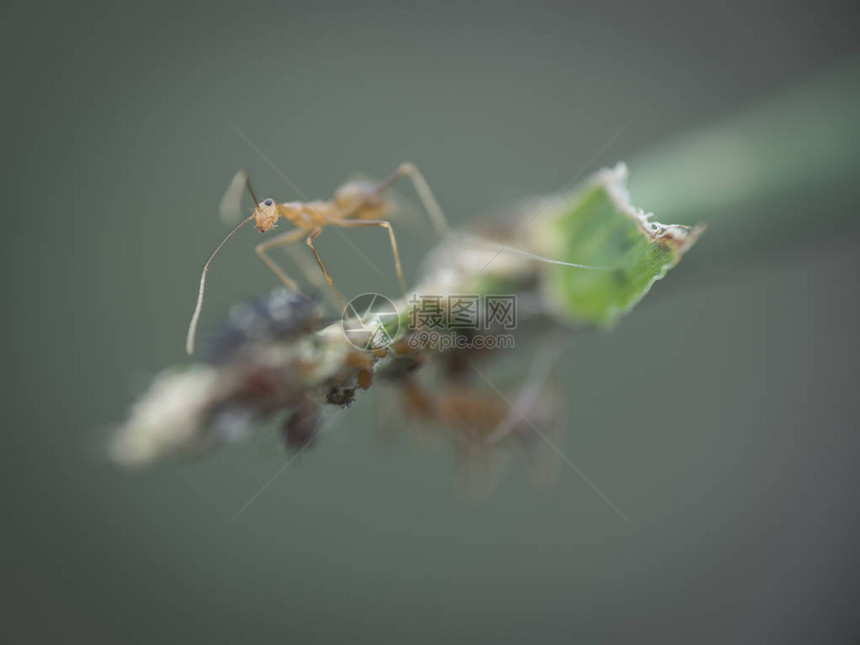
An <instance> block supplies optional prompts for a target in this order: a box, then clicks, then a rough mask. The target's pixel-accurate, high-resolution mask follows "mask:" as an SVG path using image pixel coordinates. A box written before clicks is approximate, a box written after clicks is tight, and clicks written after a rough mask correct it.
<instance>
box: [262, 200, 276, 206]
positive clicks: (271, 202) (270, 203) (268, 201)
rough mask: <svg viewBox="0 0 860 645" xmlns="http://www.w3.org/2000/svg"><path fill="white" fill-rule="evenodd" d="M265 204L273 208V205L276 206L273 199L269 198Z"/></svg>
mask: <svg viewBox="0 0 860 645" xmlns="http://www.w3.org/2000/svg"><path fill="white" fill-rule="evenodd" d="M263 203H264V204H265V205H266V206H271V205H272V204H274V203H275V202H273V201H272V200H271V198H269V199H266V200H265V201H263Z"/></svg>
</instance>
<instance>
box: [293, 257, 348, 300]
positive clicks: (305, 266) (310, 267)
mask: <svg viewBox="0 0 860 645" xmlns="http://www.w3.org/2000/svg"><path fill="white" fill-rule="evenodd" d="M284 251H285V252H286V254H287V255H289V256H290V259H291V260H292V261H293V262H294V263H295V265H296V266H297V267H299V269H300V270H301V272H302V273H303V274H304V276H305V278H307V280H308V282H310V283H311V284H312V285H313V286H314V287H316V288H317V289H319V291H320V293H324V294H325V298H326V300H328V302H329V304H330V305H332V306H333V307H337V306H338V301H337V299H336V298H335V297H334V294H333V293H332V292H331V291H330V290H329V288H328V286H327V285H326V282H325V280H323V276H322V275H321V274H320V272H319V271H318V270H317V268H316V267H315V266H314V263H313V262H312V261H311V259H310V258H309V257H308V256H307V255H306V254H305V253H304V251H302V250H301V249H300V248H298V247H295V246H285V247H284Z"/></svg>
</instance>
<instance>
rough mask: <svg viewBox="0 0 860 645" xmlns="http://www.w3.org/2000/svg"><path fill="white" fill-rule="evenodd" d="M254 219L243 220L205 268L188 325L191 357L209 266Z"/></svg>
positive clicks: (187, 337) (188, 346)
mask: <svg viewBox="0 0 860 645" xmlns="http://www.w3.org/2000/svg"><path fill="white" fill-rule="evenodd" d="M252 219H254V216H253V215H251V216H249V217H247V218H245V219H243V220H242V221H241V222H240V223H239V226H237V227H236V228H234V229H233V230H232V231H230V233H229V234H228V235H227V237H225V238H224V239H223V240H221V244H219V245H218V248H217V249H215V252H214V253H213V254H212V256H211V257H210V258H209V261H208V262H207V263H206V265H205V266H204V267H203V274H202V275H201V276H200V290H199V291H198V292H197V306H196V307H194V314H193V315H192V316H191V323H190V324H189V325H188V335H187V336H186V337H185V351H186V352H188V354H189V355H191V354H193V353H194V336H195V335H196V334H197V322H198V321H199V320H200V311H201V310H202V309H203V291H204V289H205V288H206V273H207V272H208V271H209V265H210V264H212V260H214V259H215V256H216V255H218V252H219V251H220V250H221V248H222V247H223V246H224V245H225V244H226V243H227V241H228V240H229V239H230V238H231V237H233V236H234V235H235V234H236V233H238V232H239V229H240V228H242V227H243V226H245V224H247V223H248V222H250V221H251V220H252Z"/></svg>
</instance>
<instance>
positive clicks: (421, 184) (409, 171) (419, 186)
mask: <svg viewBox="0 0 860 645" xmlns="http://www.w3.org/2000/svg"><path fill="white" fill-rule="evenodd" d="M397 173H398V174H399V175H400V176H403V175H406V176H408V177H409V179H410V180H411V181H412V187H413V188H415V192H416V193H418V198H419V199H420V200H421V204H422V205H423V206H424V210H425V211H427V215H428V216H429V217H430V220H431V221H432V222H433V226H434V227H436V232H437V233H438V234H439V237H445V236H446V235H448V220H447V219H445V215H444V214H443V213H442V209H441V208H440V207H439V202H437V201H436V198H435V197H434V196H433V191H432V190H430V184H428V183H427V180H426V179H424V175H422V174H421V171H420V170H418V168H416V167H415V166H414V165H413V164H411V163H409V162H407V163H402V164H400V168H398V169H397Z"/></svg>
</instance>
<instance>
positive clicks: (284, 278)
mask: <svg viewBox="0 0 860 645" xmlns="http://www.w3.org/2000/svg"><path fill="white" fill-rule="evenodd" d="M305 233H306V231H305V229H302V228H298V229H296V230H294V231H287V232H286V233H284V234H283V235H278V236H277V237H275V238H273V239H271V240H268V241H266V242H263V243H262V244H258V245H257V247H256V248H255V249H254V250H255V251H256V252H257V257H259V258H260V259H261V260H262V261H263V263H264V264H265V265H266V266H267V267H269V268H270V269H271V270H272V272H273V273H274V274H275V275H276V276H278V278H280V280H281V282H283V283H284V284H285V285H286V286H287V287H289V288H290V289H292V290H293V291H296V292H298V293H301V291H299V286H298V285H297V284H296V281H295V280H293V279H292V278H290V277H289V276H288V275H287V274H286V273H284V271H283V269H281V267H279V266H278V265H277V264H276V263H275V261H274V260H273V259H272V258H270V257H269V255H268V254H267V253H266V251H267V250H268V249H271V248H272V247H275V246H286V245H288V244H295V243H296V242H298V241H299V240H300V239H302V236H303V235H304V234H305Z"/></svg>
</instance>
